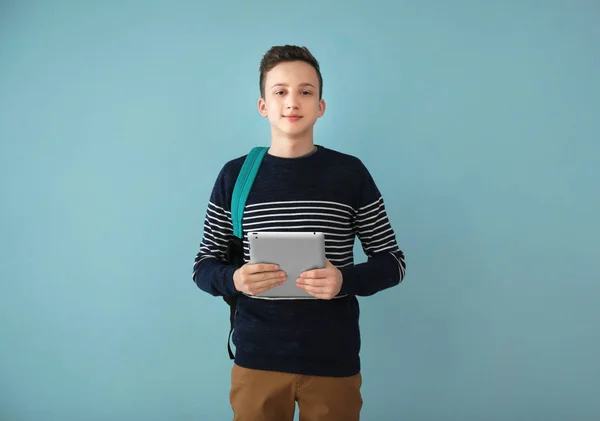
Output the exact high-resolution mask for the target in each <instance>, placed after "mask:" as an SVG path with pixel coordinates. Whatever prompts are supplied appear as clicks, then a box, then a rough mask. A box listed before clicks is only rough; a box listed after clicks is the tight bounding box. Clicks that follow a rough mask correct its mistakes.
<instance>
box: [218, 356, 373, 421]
mask: <svg viewBox="0 0 600 421" xmlns="http://www.w3.org/2000/svg"><path fill="white" fill-rule="evenodd" d="M361 386H362V377H361V374H360V373H358V374H356V375H354V376H352V377H341V378H336V377H316V376H302V375H295V374H287V373H278V372H273V371H262V370H250V369H247V368H244V367H240V366H239V365H237V364H234V366H233V369H232V371H231V392H230V394H229V398H230V401H231V408H232V409H233V413H234V418H233V420H234V421H293V419H294V411H295V408H296V402H298V409H299V411H300V414H299V415H300V421H359V419H360V410H361V408H362V404H363V401H362V396H361V393H360V387H361Z"/></svg>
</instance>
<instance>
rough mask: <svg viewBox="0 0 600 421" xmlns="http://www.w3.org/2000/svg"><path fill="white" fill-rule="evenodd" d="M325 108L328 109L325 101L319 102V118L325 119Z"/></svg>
mask: <svg viewBox="0 0 600 421" xmlns="http://www.w3.org/2000/svg"><path fill="white" fill-rule="evenodd" d="M325 108H327V107H326V104H325V100H324V99H322V100H320V101H319V117H323V114H325Z"/></svg>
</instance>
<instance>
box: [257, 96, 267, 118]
mask: <svg viewBox="0 0 600 421" xmlns="http://www.w3.org/2000/svg"><path fill="white" fill-rule="evenodd" d="M258 112H259V113H260V115H262V116H263V117H266V116H267V104H266V103H265V100H264V99H263V98H260V99H259V100H258Z"/></svg>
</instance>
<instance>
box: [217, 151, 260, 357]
mask: <svg viewBox="0 0 600 421" xmlns="http://www.w3.org/2000/svg"><path fill="white" fill-rule="evenodd" d="M268 149H269V148H267V147H263V146H256V147H254V148H252V150H251V151H250V152H249V153H248V155H247V156H246V159H245V160H244V165H242V169H241V170H240V174H239V175H238V178H237V180H236V182H235V186H234V187H233V195H232V197H231V219H232V221H233V238H232V239H231V240H230V241H229V243H228V244H227V253H226V258H227V263H228V264H230V265H233V266H235V267H237V268H239V267H241V266H243V265H244V233H243V231H242V219H243V216H244V207H245V206H246V199H247V198H248V194H249V193H250V190H251V189H252V184H253V183H254V179H255V178H256V174H257V173H258V170H259V168H260V165H261V163H262V160H263V158H264V156H265V154H266V153H267V150H268ZM223 300H225V302H226V303H227V304H229V324H230V326H229V336H228V337H227V351H228V352H229V358H230V359H231V360H233V359H235V357H234V355H233V352H232V351H231V344H230V341H231V335H232V333H233V324H234V319H235V314H236V312H237V300H238V294H235V295H232V296H225V297H223Z"/></svg>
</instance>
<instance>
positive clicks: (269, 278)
mask: <svg viewBox="0 0 600 421" xmlns="http://www.w3.org/2000/svg"><path fill="white" fill-rule="evenodd" d="M284 281H285V272H283V271H282V270H279V267H278V266H277V265H271V264H262V263H257V264H252V263H246V264H245V265H244V266H242V267H241V268H239V269H237V270H236V271H235V272H234V273H233V283H234V285H235V289H237V290H238V291H239V292H244V293H246V294H249V295H258V294H262V293H263V292H265V291H268V290H270V289H271V288H273V287H276V286H278V285H281V284H283V282H284Z"/></svg>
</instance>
